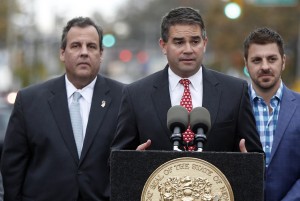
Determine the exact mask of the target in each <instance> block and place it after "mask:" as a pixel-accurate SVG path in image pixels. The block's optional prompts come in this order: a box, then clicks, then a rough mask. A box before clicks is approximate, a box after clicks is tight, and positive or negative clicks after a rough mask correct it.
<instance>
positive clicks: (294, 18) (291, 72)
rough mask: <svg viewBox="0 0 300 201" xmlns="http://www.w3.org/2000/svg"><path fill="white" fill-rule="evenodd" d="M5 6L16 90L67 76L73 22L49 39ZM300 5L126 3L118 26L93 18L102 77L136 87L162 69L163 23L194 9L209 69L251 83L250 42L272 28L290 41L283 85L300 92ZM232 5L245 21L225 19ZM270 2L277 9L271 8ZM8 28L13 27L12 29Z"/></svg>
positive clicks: (61, 21) (26, 14) (292, 1)
mask: <svg viewBox="0 0 300 201" xmlns="http://www.w3.org/2000/svg"><path fill="white" fill-rule="evenodd" d="M1 1H2V2H4V4H3V3H2V2H1V5H0V10H1V19H0V20H1V22H3V23H1V25H0V27H1V29H0V37H1V41H2V43H3V41H10V42H9V44H7V46H6V47H8V46H9V47H8V49H9V52H10V58H11V60H10V61H12V62H10V64H9V66H10V68H11V69H12V70H13V74H14V76H15V77H14V85H13V86H12V88H13V89H19V88H20V87H24V86H27V85H29V84H32V83H36V82H39V81H41V80H45V79H48V78H49V77H53V76H56V75H58V74H61V73H62V72H64V68H63V66H62V64H61V63H60V61H59V56H58V53H59V44H60V35H61V31H62V28H63V26H64V25H65V23H66V21H67V20H69V19H66V18H65V16H64V15H60V14H57V13H55V12H54V13H53V15H54V18H55V25H54V29H53V30H52V31H51V32H49V33H47V34H44V33H42V32H41V31H40V30H39V28H38V27H37V25H36V24H35V23H34V20H33V19H34V17H35V16H34V12H33V10H30V9H29V10H28V9H27V10H26V11H25V10H22V8H23V7H22V6H21V8H20V9H19V10H18V9H13V12H12V13H13V14H12V15H13V16H14V18H16V16H19V17H20V16H21V17H22V18H24V19H26V21H24V20H23V21H22V22H23V23H21V24H18V23H15V22H14V21H12V19H14V18H11V19H10V20H7V19H5V17H4V18H3V16H4V15H5V13H7V3H8V2H10V1H12V0H1ZM15 1H16V0H15ZM23 1H27V2H29V0H23ZM35 1H37V0H35ZM299 1H300V0H284V1H280V0H277V1H276V0H244V1H243V0H232V1H230V0H214V1H211V0H163V1H161V0H144V1H141V0H126V2H127V3H126V4H124V6H122V7H121V8H120V9H119V10H118V11H117V14H116V17H115V19H114V20H113V21H112V20H111V19H107V18H105V17H104V16H103V15H102V13H101V12H98V11H96V12H94V13H91V16H90V17H92V18H94V19H95V20H96V21H97V22H98V23H99V24H101V25H102V27H103V29H104V33H105V34H106V35H107V36H108V37H107V38H106V39H107V40H105V41H104V43H105V49H104V63H103V64H102V66H101V71H102V73H104V74H107V75H108V76H110V77H112V78H115V79H117V80H119V81H122V82H125V83H130V82H132V81H135V80H137V79H139V78H141V77H144V76H146V75H148V74H150V73H153V72H155V71H157V70H160V69H162V68H163V67H164V66H165V65H166V59H165V57H164V55H163V54H162V53H161V50H160V48H159V45H158V40H159V37H160V21H161V18H162V16H163V15H164V14H165V13H167V12H168V11H169V10H170V9H172V8H175V7H178V6H190V7H193V8H195V9H198V10H199V11H200V13H201V14H202V16H203V18H204V21H205V23H206V28H207V34H208V39H209V43H208V49H207V52H206V55H205V60H204V64H205V66H207V67H208V68H213V69H216V70H219V71H222V72H224V73H228V74H231V75H233V76H238V77H242V78H244V79H248V78H247V77H246V75H245V73H244V71H243V70H244V61H243V49H242V48H243V41H244V38H245V37H246V36H247V35H248V34H249V32H250V31H252V30H253V29H255V28H257V27H262V26H267V27H270V28H272V29H274V30H276V31H278V32H279V33H280V34H281V35H282V37H283V38H284V40H285V43H286V46H285V50H286V54H287V58H288V60H287V64H286V70H285V72H284V75H283V79H284V81H285V83H286V84H287V85H289V86H290V87H297V86H299V85H300V84H298V82H297V81H298V80H299V79H300V58H299V57H300V56H299V55H300V53H299V51H300V41H299V40H300V2H299ZM230 2H235V3H237V4H238V5H239V6H240V7H241V15H240V16H239V17H238V18H236V19H230V18H228V17H226V16H225V14H224V8H225V6H226V5H227V4H228V3H230ZM265 2H275V3H273V4H272V5H265ZM276 2H277V3H276ZM278 2H279V3H280V2H286V4H285V5H284V4H278ZM13 7H16V8H17V4H13ZM70 9H71V5H70ZM2 11H3V12H2ZM6 16H7V14H6ZM74 17H75V16H74ZM2 20H3V21H2ZM7 22H10V26H11V28H10V29H9V28H8V24H7ZM7 30H10V31H7ZM7 33H9V34H7ZM7 38H10V39H9V40H8V39H7ZM0 45H1V44H0ZM4 46H5V44H3V45H2V46H0V47H1V48H3V47H4ZM299 90H300V89H299Z"/></svg>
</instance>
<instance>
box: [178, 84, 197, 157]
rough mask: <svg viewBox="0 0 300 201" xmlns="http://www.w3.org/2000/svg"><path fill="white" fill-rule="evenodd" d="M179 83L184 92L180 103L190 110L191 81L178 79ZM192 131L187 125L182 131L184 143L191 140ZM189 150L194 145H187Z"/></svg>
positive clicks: (192, 149)
mask: <svg viewBox="0 0 300 201" xmlns="http://www.w3.org/2000/svg"><path fill="white" fill-rule="evenodd" d="M179 83H180V84H182V85H183V86H184V92H183V95H182V98H181V101H180V105H181V106H183V107H185V108H186V109H187V111H188V112H191V111H192V109H193V103H192V96H191V91H190V83H191V81H190V80H189V79H181V80H180V81H179ZM194 135H195V134H194V133H193V131H192V130H191V129H190V126H188V129H187V130H186V131H185V132H184V133H183V140H184V141H185V142H186V143H189V142H191V141H193V139H194ZM188 150H189V151H194V150H195V146H188Z"/></svg>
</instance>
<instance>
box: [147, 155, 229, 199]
mask: <svg viewBox="0 0 300 201" xmlns="http://www.w3.org/2000/svg"><path fill="white" fill-rule="evenodd" d="M141 201H234V198H233V192H232V189H231V186H230V184H229V182H228V180H227V179H226V177H225V175H224V174H223V173H222V172H221V171H220V170H219V169H218V168H216V167H215V166H214V165H212V164H210V163H208V162H207V161H204V160H201V159H198V158H191V157H183V158H177V159H174V160H170V161H168V162H166V163H164V164H162V165H161V166H159V167H158V168H157V169H156V170H155V171H154V172H153V173H152V174H151V175H150V177H149V178H148V180H147V182H146V184H145V186H144V188H143V192H142V196H141Z"/></svg>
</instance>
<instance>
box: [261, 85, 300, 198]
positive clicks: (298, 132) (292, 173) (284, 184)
mask: <svg viewBox="0 0 300 201" xmlns="http://www.w3.org/2000/svg"><path fill="white" fill-rule="evenodd" d="M299 145H300V94H299V93H295V92H293V91H291V90H289V89H288V88H286V87H285V86H284V88H283V96H282V100H281V103H280V111H279V117H278V122H277V126H276V131H275V134H274V139H273V146H272V151H271V157H270V164H269V166H268V168H267V170H266V186H265V195H266V199H265V200H266V201H299V200H300V146H299Z"/></svg>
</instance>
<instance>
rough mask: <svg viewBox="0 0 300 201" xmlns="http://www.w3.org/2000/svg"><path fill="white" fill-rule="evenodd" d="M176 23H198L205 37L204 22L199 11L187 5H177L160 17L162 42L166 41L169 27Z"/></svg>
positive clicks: (204, 37)
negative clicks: (177, 6)
mask: <svg viewBox="0 0 300 201" xmlns="http://www.w3.org/2000/svg"><path fill="white" fill-rule="evenodd" d="M177 24H184V25H185V24H188V25H194V24H197V25H199V26H200V28H201V32H202V37H203V39H206V30H205V24H204V22H203V19H202V17H201V15H200V13H199V11H198V10H195V9H193V8H189V7H179V8H175V9H172V10H171V11H170V12H168V13H167V14H166V15H165V16H163V18H162V21H161V38H162V40H163V41H164V42H167V41H168V38H169V30H170V27H171V26H174V25H177Z"/></svg>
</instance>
